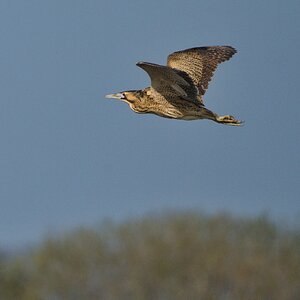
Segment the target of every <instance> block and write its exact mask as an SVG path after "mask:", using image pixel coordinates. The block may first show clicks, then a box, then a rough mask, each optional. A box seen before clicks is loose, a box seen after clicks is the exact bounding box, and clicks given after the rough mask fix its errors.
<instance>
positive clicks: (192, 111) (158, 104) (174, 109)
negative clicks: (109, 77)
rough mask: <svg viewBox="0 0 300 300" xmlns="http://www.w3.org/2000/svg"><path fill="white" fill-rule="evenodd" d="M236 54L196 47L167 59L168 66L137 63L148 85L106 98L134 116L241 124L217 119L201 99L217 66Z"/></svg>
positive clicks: (228, 118) (227, 48)
mask: <svg viewBox="0 0 300 300" xmlns="http://www.w3.org/2000/svg"><path fill="white" fill-rule="evenodd" d="M236 52H237V51H236V50H235V49H234V48H233V47H231V46H208V47H196V48H190V49H186V50H182V51H177V52H174V53H172V54H170V55H169V56H168V59H167V65H166V66H162V65H158V64H154V63H149V62H138V63H137V64H136V65H137V66H138V67H140V68H142V69H143V70H144V71H146V72H147V73H148V75H149V76H150V79H151V86H150V87H147V88H145V89H143V90H130V91H124V92H119V93H116V94H109V95H106V98H115V99H119V100H122V101H124V102H126V103H127V104H128V105H129V106H130V108H131V109H132V110H133V111H134V112H136V113H141V114H145V113H152V114H155V115H158V116H160V117H164V118H171V119H180V120H198V119H209V120H213V121H215V122H217V123H221V124H227V125H235V126H239V125H242V123H243V122H242V121H240V120H237V119H235V118H234V117H233V116H231V115H225V116H219V115H218V114H216V113H214V112H212V111H211V110H209V109H207V108H206V107H205V105H204V102H203V96H204V94H205V92H206V90H207V88H208V84H209V82H210V80H211V78H212V76H213V74H214V71H215V70H216V68H217V66H218V64H220V63H222V62H224V61H226V60H229V59H230V58H231V57H232V56H233V55H234V54H235V53H236Z"/></svg>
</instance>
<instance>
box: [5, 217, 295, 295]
mask: <svg viewBox="0 0 300 300" xmlns="http://www.w3.org/2000/svg"><path fill="white" fill-rule="evenodd" d="M0 268H1V273H0V299H7V300H9V299H21V300H23V299H25V300H27V299H28V300H29V299H30V300H35V299H37V300H38V299H41V300H44V299H47V300H48V299H49V300H60V299H63V300H66V299H70V300H71V299H72V300H76V299H90V300H93V299H107V300H114V299H125V300H126V299H138V300H144V299H145V300H146V299H157V300H160V299H164V300H165V299H172V300H173V299H175V300H176V299H204V300H206V299H208V300H209V299H233V300H234V299H238V300H240V299H243V300H244V299H249V300H250V299H251V300H253V299H274V300H276V299H278V300H279V299H280V300H285V299H300V285H299V282H300V232H299V231H297V230H295V231H291V230H289V231H288V230H283V229H282V228H278V227H277V226H275V225H274V224H273V223H271V222H270V221H269V220H268V219H267V218H265V217H260V218H257V219H248V220H243V219H235V218H232V217H229V216H226V215H218V216H214V217H207V216H203V215H199V214H188V213H187V214H169V215H160V216H152V217H146V218H143V219H141V220H135V221H131V222H125V223H123V224H121V225H117V224H103V226H101V227H100V228H99V229H80V230H75V231H74V232H71V233H69V234H66V235H64V236H61V237H52V238H48V239H47V240H46V241H44V242H43V243H42V244H41V245H40V246H39V247H37V248H36V249H35V250H34V251H32V252H31V253H29V254H26V255H23V256H21V257H17V258H13V259H11V260H4V259H2V261H1V260H0Z"/></svg>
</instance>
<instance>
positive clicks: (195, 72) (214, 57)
mask: <svg viewBox="0 0 300 300" xmlns="http://www.w3.org/2000/svg"><path fill="white" fill-rule="evenodd" d="M236 52H237V51H236V50H235V49H234V48H233V47H231V46H210V47H197V48H190V49H186V50H182V51H177V52H174V53H172V54H170V55H169V56H168V60H167V66H169V67H171V68H173V69H177V70H181V71H183V72H185V73H186V74H187V75H188V76H189V77H190V78H191V80H192V82H193V83H194V85H195V86H196V87H197V89H198V92H199V100H200V101H202V99H201V96H203V95H204V94H205V92H206V90H207V88H208V84H209V82H210V80H211V78H212V77H213V74H214V71H215V70H216V68H217V66H218V64H220V63H222V62H224V61H226V60H229V59H230V58H231V57H232V56H233V55H234V54H235V53H236Z"/></svg>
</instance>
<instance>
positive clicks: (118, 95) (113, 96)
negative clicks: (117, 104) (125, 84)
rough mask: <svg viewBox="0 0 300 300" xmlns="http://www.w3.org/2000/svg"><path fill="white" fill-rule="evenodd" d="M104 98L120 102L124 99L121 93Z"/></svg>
mask: <svg viewBox="0 0 300 300" xmlns="http://www.w3.org/2000/svg"><path fill="white" fill-rule="evenodd" d="M105 98H114V99H119V100H122V99H124V98H125V97H124V95H123V94H122V93H117V94H109V95H106V96H105Z"/></svg>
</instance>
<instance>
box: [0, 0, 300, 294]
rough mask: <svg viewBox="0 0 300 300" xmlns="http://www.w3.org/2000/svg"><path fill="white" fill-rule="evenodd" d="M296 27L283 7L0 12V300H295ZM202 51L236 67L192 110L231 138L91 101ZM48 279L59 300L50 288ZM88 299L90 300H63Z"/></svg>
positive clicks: (24, 5)
mask: <svg viewBox="0 0 300 300" xmlns="http://www.w3.org/2000/svg"><path fill="white" fill-rule="evenodd" d="M299 15H300V5H299V1H292V0H291V1H271V0H270V1H247V2H246V1H233V0H228V1H211V0H210V1H135V0H133V1H127V2H125V1H116V0H115V1H114V0H111V1H92V0H91V1H67V0H66V1H56V0H53V1H33V0H28V1H8V0H7V1H6V0H4V1H1V2H0V41H1V47H0V66H1V68H0V82H1V89H0V105H1V106H0V137H1V147H0V250H1V251H2V252H3V255H2V256H1V257H2V260H1V259H0V268H1V273H0V274H1V275H0V284H1V282H4V283H3V284H5V288H2V290H3V291H4V290H5V291H7V293H6V294H5V295H3V296H2V298H3V299H10V298H9V297H12V299H19V298H20V297H21V298H20V299H22V297H23V298H24V299H27V298H25V297H28V299H83V298H86V299H87V297H88V299H99V297H102V299H135V298H133V296H132V295H135V296H134V297H136V299H176V298H175V296H174V295H177V296H178V297H179V298H178V299H184V297H189V298H188V299H194V298H193V297H200V296H201V297H204V298H203V299H235V298H234V297H236V299H253V298H251V297H250V298H247V297H249V293H251V291H252V295H254V293H257V294H255V295H257V297H265V298H264V299H277V298H276V297H279V298H278V299H296V298H298V297H297V296H299V289H298V290H297V289H296V288H295V287H294V286H293V282H294V281H293V280H296V279H298V278H299V272H300V271H299V264H300V259H299V255H298V256H297V255H296V253H298V252H299V253H300V251H298V250H299V247H300V246H299V243H300V242H299V230H298V229H297V228H299V221H298V219H299V215H300V202H299V201H300V200H299V193H300V184H299V177H300V176H299V174H300V164H299V153H300V142H299V125H300V122H299V116H298V114H299V113H298V112H299V110H300V102H299V84H298V81H299V78H300V72H299V67H300V65H299V48H300V39H299V36H300V21H299ZM207 45H231V46H234V47H235V48H236V49H237V50H238V53H237V54H236V55H235V56H234V57H233V58H232V59H231V60H230V61H229V62H226V63H224V64H222V65H220V66H219V68H218V70H217V71H216V73H215V76H214V78H213V81H212V82H211V84H210V87H209V89H208V91H207V93H206V95H205V103H206V105H207V107H208V108H210V109H212V110H213V111H215V112H217V113H219V114H232V115H234V116H235V117H237V118H240V119H242V120H245V121H246V124H245V126H244V127H242V128H236V127H230V126H222V125H219V124H215V123H213V122H210V121H194V122H184V121H175V120H168V119H163V118H158V117H157V116H154V115H138V114H134V113H133V112H132V111H131V110H130V109H129V107H128V106H127V105H126V104H124V103H121V102H118V101H114V100H112V99H105V98H104V95H105V94H108V93H113V92H119V91H123V90H127V89H128V90H130V89H139V88H143V87H146V86H147V85H149V78H148V76H147V74H146V73H144V72H143V71H142V70H140V69H139V68H137V67H136V66H135V63H136V62H137V61H140V60H143V61H150V62H155V63H160V64H164V63H165V61H166V57H167V55H168V54H169V53H171V52H173V51H177V50H181V49H185V48H189V47H196V46H207ZM191 211H193V213H192V214H191ZM223 213H224V214H223ZM149 214H150V215H151V217H149V216H148V215H149ZM190 214H191V215H190ZM191 219H192V220H194V222H193V221H191ZM190 222H192V223H190ZM107 223H109V224H110V225H109V226H108V225H107ZM99 224H101V225H99ZM133 224H135V225H133ZM145 224H146V225H145ZM149 224H150V225H149ZM199 224H200V225H199ZM107 226H108V228H107ZM145 226H146V227H145ZM211 226H212V228H211ZM74 228H85V229H78V230H77V231H76V230H75V229H74ZM174 228H175V229H174ZM222 228H223V229H222ZM72 230H73V231H74V230H75V232H73V231H72ZM143 230H144V231H143ZM71 232H73V233H71ZM116 232H117V233H116ZM120 232H121V233H120ZM181 234H183V236H181ZM49 235H51V237H49ZM120 235H121V237H120ZM215 235H216V238H214V236H215ZM248 235H249V240H245V239H246V237H245V236H248ZM287 240H288V242H287ZM189 241H192V244H191V245H190V247H191V248H192V249H191V250H190V251H191V252H189V251H187V250H184V248H185V247H184V244H185V243H187V245H189ZM152 242H153V243H152ZM156 242H157V243H158V244H159V246H158V248H155V245H156ZM128 243H129V244H130V246H128ZM160 243H162V244H163V246H161V247H162V248H163V249H162V250H160V249H161V248H160ZM193 243H196V245H194V246H193ZM89 244H90V245H91V246H87V245H89ZM165 244H166V245H167V246H166V248H164V245H165ZM238 245H242V246H241V248H243V247H244V248H243V249H240V248H238ZM127 246H128V247H129V248H128V247H127ZM135 246H137V247H138V248H137V249H136V247H135ZM77 247H79V248H80V249H79V250H78V251H77V250H76V249H77ZM85 247H86V248H85ZM130 247H131V248H130ZM151 247H153V249H154V250H153V251H152V250H151V249H152V248H151ZM203 247H204V248H203ZM261 247H262V248H261ZM223 248H224V249H225V250H224V251H225V252H224V251H223V250H220V249H223ZM29 249H32V250H29ZM201 249H202V250H201ZM203 249H205V250H203ZM217 249H219V251H221V252H218V253H216V254H215V255H214V254H213V253H214V251H217ZM226 249H227V250H226ZM233 249H235V250H236V252H233ZM261 249H262V250H261ZM123 250H124V251H123ZM181 250H182V251H181ZM73 251H75V252H73ZM76 251H77V252H76ZM126 251H127V252H126ZM128 251H129V252H128ZM161 251H163V253H164V254H161ZM164 251H165V252H164ZM173 251H174V256H172V253H173ZM185 251H187V252H185ZM101 253H102V254H101ZM126 253H128V255H131V256H132V257H131V258H132V259H134V262H133V261H131V260H130V258H129V257H127V256H126V255H127V254H126ZM228 253H231V255H227V254H228ZM198 254H199V255H198ZM206 254H207V255H208V254H209V255H212V256H211V257H207V256H205V255H206ZM235 254H236V255H235ZM156 255H157V256H156ZM160 255H161V256H160ZM164 255H165V256H164ZM218 255H221V256H222V257H221V258H220V257H219V256H218ZM190 256H191V257H190ZM107 257H110V259H108V260H107ZM159 257H160V258H159ZM165 257H168V259H170V261H169V265H167V266H164V262H165ZM172 257H173V258H174V261H173V260H172ZM245 257H250V258H249V260H250V262H248V263H249V265H251V266H252V267H249V265H247V261H245ZM270 257H271V258H272V259H273V260H269V259H271V258H270ZM189 258H190V261H189ZM135 259H136V260H135ZM159 259H161V262H160V261H159ZM252 259H253V261H252ZM287 259H290V260H291V261H289V262H288V263H285V262H286V261H285V260H287ZM48 260H49V261H48ZM152 260H154V261H155V262H156V263H157V266H156V264H155V263H153V264H151V263H150V262H151V261H152ZM204 260H205V261H206V263H207V265H203V264H201V263H204V262H203V261H204ZM246 260H247V259H246ZM2 261H3V262H2ZM78 261H79V262H81V261H83V262H82V263H81V265H80V266H81V267H83V266H85V267H84V268H86V270H88V271H86V274H89V275H86V277H85V280H86V281H84V280H83V279H82V278H80V277H76V274H78V272H79V273H80V266H77V265H76V263H75V262H78ZM149 261H150V262H149ZM50 262H51V263H50ZM152 262H153V261H152ZM148 263H149V265H147V264H148ZM48 264H49V266H50V265H51V268H54V269H55V270H52V271H53V273H51V272H52V271H51V272H50V271H49V272H50V273H51V274H50V273H49V274H50V275H49V276H50V277H51V276H52V277H51V278H52V279H50V277H47V274H48V273H47V272H46V271H45V270H46V269H44V268H46V267H45V265H46V266H48ZM68 264H69V267H70V268H71V269H68V268H69V267H68ZM103 264H105V266H104V265H103ZM106 264H107V265H106ZM134 264H137V265H139V266H140V267H141V268H142V270H143V267H145V270H148V272H149V276H150V277H151V276H153V280H152V279H149V278H150V277H149V278H148V279H145V278H144V279H145V280H144V281H143V279H142V276H140V275H139V274H140V273H139V272H140V271H137V270H135V269H134V268H133V269H131V267H132V266H134ZM166 264H168V263H167V262H166ZM194 264H196V265H197V267H195V268H198V269H197V270H196V271H195V270H194V271H193V270H190V269H189V266H191V267H190V268H192V269H193V267H192V266H193V265H194ZM231 265H233V266H234V268H235V270H236V274H238V275H233V274H230V276H231V277H230V276H229V275H228V274H227V273H226V272H227V271H228V270H229V269H230V268H231ZM271 265H272V268H274V269H268V271H267V270H266V268H268V267H270V266H271ZM1 266H2V267H1ZM88 266H89V267H88ZM91 266H94V267H91ZM219 266H222V267H220V268H219ZM282 266H286V274H289V275H286V277H284V276H285V275H282V276H283V277H280V276H281V275H280V274H281V273H280V272H279V271H278V270H280V269H281V268H282ZM297 266H298V268H297ZM147 267H149V269H147ZM156 267H157V268H158V269H156ZM248 267H249V268H248ZM154 269H155V272H157V273H155V272H154V271H153V270H154ZM258 269H259V270H260V271H259V272H261V273H259V274H261V277H258V278H259V280H257V281H255V280H254V279H255V276H256V275H257V274H256V273H257V270H258ZM67 270H69V271H68V272H69V274H68V273H65V272H67ZM101 270H103V272H102V271H101ZM151 270H152V271H153V272H154V273H151V272H152V271H151ZM184 270H185V271H184ZM222 270H223V271H224V272H223V271H222ZM226 270H227V271H226ZM81 271H82V270H81ZM273 271H274V272H273ZM14 272H15V273H14ZM130 272H131V273H130ZM180 272H182V273H180ZM198 272H199V273H198ZM201 272H202V273H201ZM219 272H221V273H219ZM272 272H273V273H272ZM58 273H59V274H61V276H62V277H64V278H68V279H69V280H70V282H71V283H70V285H68V284H62V285H61V286H56V285H55V283H54V282H56V281H55V280H57V279H58V278H59V276H58V275H57V274H58ZM129 273H130V274H131V275H129ZM200 273H201V274H202V275H201V274H200ZM271 273H272V274H273V275H272V274H271ZM41 274H46V275H45V278H44V279H43V280H44V281H43V282H38V281H37V280H34V279H33V278H34V276H36V278H41V277H40V275H41ZM124 274H125V275H126V276H124ZM151 274H152V275H151ZM153 274H156V275H153ZM174 274H177V275H176V276H177V277H176V276H175V275H174ZM191 274H192V275H191ZM199 274H200V275H199ZM209 274H211V275H209ZM1 276H2V277H1ZM89 276H90V277H89ZM191 276H192V277H191ZM243 276H245V277H243ZM289 276H290V277H289ZM108 278H110V280H108ZM112 278H114V279H112ZM116 278H117V279H116ZM124 278H125V279H124ZM126 278H131V279H128V280H127V279H126ZM193 278H194V279H193ZM241 278H245V282H248V283H249V282H252V281H251V280H252V279H253V284H252V285H248V284H246V283H245V282H241V284H240V285H239V284H238V280H240V279H241ZM262 278H265V279H266V280H262ZM280 278H281V279H282V278H284V279H282V282H285V287H286V288H287V291H286V292H282V294H280V293H279V290H280V291H282V290H283V289H279V290H278V291H277V290H276V289H275V288H274V286H276V284H277V282H281V281H280V280H281V279H280ZM123 279H124V280H123ZM1 280H2V281H1ZM41 280H42V279H41ZM51 280H53V285H52V286H51V282H52V281H51ZM106 280H108V281H106ZM114 280H116V281H114ZM118 280H119V281H118ZM126 280H127V281H126ZM138 280H141V281H138ZM147 280H148V281H147ZM164 280H165V281H164ZM58 282H59V281H58ZM60 282H61V281H60ZM83 282H86V285H87V286H88V287H91V289H90V290H91V291H92V292H90V294H88V292H87V293H85V294H84V292H83V291H84V289H82V290H81V292H82V293H83V294H80V293H79V291H78V293H77V292H76V287H78V286H81V283H82V285H84V284H85V283H83ZM99 282H102V283H101V284H102V285H101V284H100V283H99ZM104 282H106V283H104ZM147 282H148V283H149V286H148V283H147ZM184 282H192V283H191V284H194V285H193V286H192V287H189V286H188V285H185V284H184ZM220 282H222V284H221V283H220ZM260 282H263V283H264V284H265V285H264V286H263V287H260V285H259V283H260ZM25 283H26V284H25ZM98 283H99V284H98ZM160 283H163V287H159V286H158V285H159V284H160ZM18 284H19V287H20V289H17V288H16V286H18ZM31 284H32V290H36V291H37V294H36V295H33V294H31V291H25V290H24V288H25V286H26V287H28V288H29V289H30V287H31ZM48 284H49V285H48ZM143 284H144V285H143ZM288 284H290V285H288ZM246 285H247V287H248V288H250V287H251V288H253V289H252V290H251V289H250V290H247V288H246ZM94 286H97V287H98V288H99V289H97V288H94ZM111 286H114V287H116V286H119V292H116V294H113V292H109V287H111ZM171 286H172V287H171ZM176 286H177V288H178V289H179V290H181V291H182V293H183V294H180V291H179V290H178V291H177V290H176V289H175V288H176ZM217 286H218V287H219V288H220V292H217V291H216V294H215V295H209V294H205V291H208V290H211V288H213V290H217V289H216V287H217ZM249 286H250V287H249ZM277 286H278V284H277ZM9 287H12V288H11V289H10V288H9ZM37 287H38V288H39V289H38V288H37ZM168 287H169V288H168ZM180 287H181V288H180ZM172 288H174V289H175V290H172ZM156 289H157V291H160V293H157V294H155V293H154V290H156ZM11 290H13V291H15V292H16V293H17V292H18V293H19V294H17V295H16V294H10V291H11ZM90 290H89V291H90ZM100 290H101V292H100ZM271 290H273V291H275V292H274V295H271V294H269V292H270V291H271ZM188 291H191V294H188ZM234 291H236V292H234ZM254 291H255V292H254ZM276 291H277V292H276ZM288 291H289V292H288ZM185 292H186V293H187V294H186V293H185ZM101 293H102V294H101ZM103 293H104V294H103ZM105 293H106V294H105ZM234 293H235V294H234ZM243 293H244V294H243ZM264 293H265V294H264ZM297 293H298V294H297ZM24 295H28V296H24ZM87 295H88V296H87ZM241 295H242V296H241ZM243 295H244V296H243ZM295 295H296V296H295ZM177 296H176V297H177ZM14 297H15V298H14ZM16 297H17V298H16ZM33 297H35V298H33ZM182 297H183V298H182ZM211 297H215V298H211ZM226 297H227V298H226ZM293 297H294V298H293ZM185 299H187V298H185Z"/></svg>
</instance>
